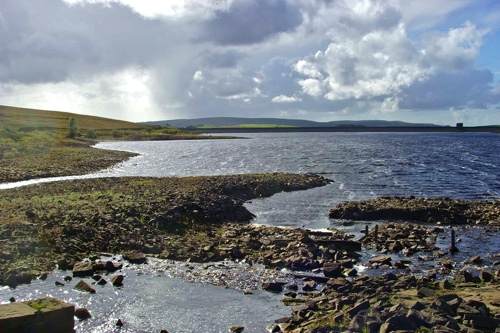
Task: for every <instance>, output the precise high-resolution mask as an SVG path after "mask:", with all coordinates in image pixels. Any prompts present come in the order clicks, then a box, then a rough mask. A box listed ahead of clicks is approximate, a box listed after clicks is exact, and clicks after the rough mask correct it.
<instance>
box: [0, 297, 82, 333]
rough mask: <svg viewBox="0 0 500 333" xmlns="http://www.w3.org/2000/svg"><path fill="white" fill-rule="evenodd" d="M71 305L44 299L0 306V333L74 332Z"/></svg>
mask: <svg viewBox="0 0 500 333" xmlns="http://www.w3.org/2000/svg"><path fill="white" fill-rule="evenodd" d="M74 313H75V308H74V306H73V305H72V304H68V303H65V302H62V301H59V300H57V299H54V298H50V297H45V298H41V299H36V300H31V301H26V302H22V303H10V304H2V305H0V333H12V332H51V333H70V332H74V330H73V327H74V317H73V316H74Z"/></svg>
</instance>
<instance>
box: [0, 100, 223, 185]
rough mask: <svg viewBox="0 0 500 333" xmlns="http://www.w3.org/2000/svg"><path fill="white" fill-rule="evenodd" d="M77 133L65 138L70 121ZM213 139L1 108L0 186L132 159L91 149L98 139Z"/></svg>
mask: <svg viewBox="0 0 500 333" xmlns="http://www.w3.org/2000/svg"><path fill="white" fill-rule="evenodd" d="M70 118H74V119H75V120H76V129H75V131H74V132H73V133H76V134H75V135H73V136H72V137H69V136H70V135H69V134H70V131H69V126H68V123H69V119H70ZM199 138H204V139H212V138H214V139H215V137H208V136H206V137H200V136H198V135H196V134H189V133H188V134H186V133H185V132H182V131H181V130H179V129H176V128H165V127H163V128H160V127H158V126H156V127H155V126H151V125H145V124H136V123H131V122H127V121H121V120H114V119H108V118H102V117H94V116H86V115H80V114H74V113H68V112H56V111H43V110H34V109H25V108H17V107H10V106H0V183H6V182H13V181H18V180H26V179H33V178H44V177H58V176H69V175H79V174H86V173H90V172H93V171H97V170H100V169H103V168H107V167H110V166H112V165H114V164H116V163H119V162H121V161H123V160H125V159H127V158H129V157H131V156H133V155H134V154H131V153H128V152H117V151H106V150H102V149H95V148H91V146H92V145H93V144H94V143H95V142H97V141H99V140H129V141H131V140H134V141H137V140H187V139H199Z"/></svg>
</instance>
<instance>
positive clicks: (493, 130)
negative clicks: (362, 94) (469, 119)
mask: <svg viewBox="0 0 500 333" xmlns="http://www.w3.org/2000/svg"><path fill="white" fill-rule="evenodd" d="M183 130H184V131H187V132H190V133H205V134H211V133H295V132H318V133H320V132H338V133H362V132H367V133H372V132H375V133H383V132H390V133H399V132H401V133H404V132H408V133H441V132H442V133H471V132H473V133H474V132H490V133H500V126H478V127H462V128H458V127H446V126H437V127H364V126H359V127H357V126H352V127H351V126H346V127H343V126H338V127H275V128H252V127H248V128H234V127H233V128H230V127H227V128H226V127H214V128H200V129H197V128H192V129H183Z"/></svg>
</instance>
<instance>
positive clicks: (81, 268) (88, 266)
mask: <svg viewBox="0 0 500 333" xmlns="http://www.w3.org/2000/svg"><path fill="white" fill-rule="evenodd" d="M92 274H94V267H93V266H92V263H91V262H90V261H80V262H77V263H75V264H74V265H73V276H80V277H83V276H91V275H92Z"/></svg>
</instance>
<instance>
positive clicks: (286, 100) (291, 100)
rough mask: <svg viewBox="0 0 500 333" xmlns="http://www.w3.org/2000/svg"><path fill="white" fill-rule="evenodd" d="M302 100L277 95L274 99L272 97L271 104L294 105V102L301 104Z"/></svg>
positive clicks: (295, 97)
mask: <svg viewBox="0 0 500 333" xmlns="http://www.w3.org/2000/svg"><path fill="white" fill-rule="evenodd" d="M301 101H302V99H300V98H299V97H297V96H291V97H290V96H285V95H279V96H276V97H273V99H272V100H271V102H273V103H295V102H301Z"/></svg>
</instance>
